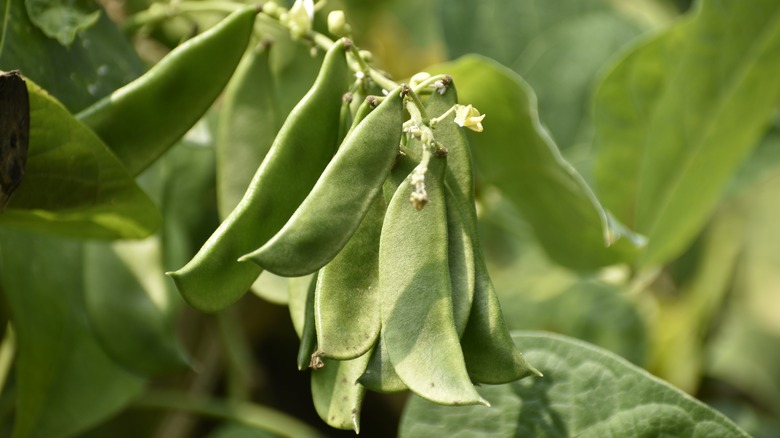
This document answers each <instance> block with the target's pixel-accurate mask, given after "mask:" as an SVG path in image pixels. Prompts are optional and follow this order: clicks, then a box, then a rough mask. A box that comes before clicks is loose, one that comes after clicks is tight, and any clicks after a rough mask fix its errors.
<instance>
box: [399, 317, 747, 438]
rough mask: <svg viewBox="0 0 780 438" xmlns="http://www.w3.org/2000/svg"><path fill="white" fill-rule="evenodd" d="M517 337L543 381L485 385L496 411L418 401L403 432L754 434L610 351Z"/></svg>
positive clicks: (538, 335)
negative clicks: (747, 432)
mask: <svg viewBox="0 0 780 438" xmlns="http://www.w3.org/2000/svg"><path fill="white" fill-rule="evenodd" d="M514 340H515V343H516V344H517V346H518V348H520V349H522V350H523V352H524V354H525V355H526V356H527V357H528V360H530V361H532V362H533V363H534V364H535V365H536V366H538V367H539V369H540V370H541V371H542V372H543V373H544V377H530V378H527V379H523V380H520V381H517V382H514V383H510V384H506V385H499V386H484V387H482V390H481V392H482V394H483V395H484V397H485V398H486V399H487V400H489V401H490V402H491V405H492V407H490V408H487V407H484V406H467V407H448V406H440V405H436V404H433V403H430V402H427V401H425V400H423V399H421V398H418V397H413V398H412V399H411V400H410V401H409V403H408V404H407V406H406V410H405V412H404V416H403V419H402V421H401V427H400V433H399V435H400V436H401V437H404V438H408V437H430V436H455V435H459V436H465V435H468V436H471V437H492V436H533V437H564V436H578V437H594V438H595V437H605V436H648V437H649V436H685V437H702V438H704V437H707V438H712V437H723V438H727V437H728V438H730V437H747V434H745V433H744V432H743V431H742V430H740V429H739V428H738V427H737V426H736V425H735V424H734V423H732V422H731V421H730V420H728V419H727V418H726V417H724V416H723V415H722V414H720V413H718V412H716V411H715V410H713V409H712V408H709V407H707V406H706V405H704V404H702V403H701V402H699V401H697V400H695V399H693V398H692V397H690V396H688V395H686V394H685V393H683V392H682V391H680V390H678V389H676V388H674V387H672V386H671V385H669V384H668V383H666V382H663V381H661V380H659V379H658V378H656V377H653V376H652V375H650V374H649V373H647V372H646V371H644V370H642V369H640V368H637V367H636V366H634V365H631V364H630V363H628V362H627V361H626V360H625V359H622V358H620V357H618V356H616V355H614V354H612V353H609V352H607V351H605V350H601V349H599V348H597V347H594V346H592V345H590V344H587V343H584V342H582V341H578V340H576V339H573V338H567V337H563V336H558V335H551V334H547V333H543V332H516V333H515V335H514Z"/></svg>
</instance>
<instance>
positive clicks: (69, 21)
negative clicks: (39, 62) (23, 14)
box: [24, 0, 100, 47]
mask: <svg viewBox="0 0 780 438" xmlns="http://www.w3.org/2000/svg"><path fill="white" fill-rule="evenodd" d="M24 4H25V6H26V7H27V15H28V16H29V17H30V21H32V22H33V23H35V25H36V26H38V28H39V29H41V30H42V31H43V33H45V34H46V35H48V36H50V37H52V38H55V39H56V40H57V41H59V43H60V44H62V45H63V46H66V47H69V46H70V45H71V44H72V43H73V40H75V39H76V34H77V33H78V32H80V31H82V30H84V29H88V28H89V27H90V26H92V25H93V24H95V22H96V21H97V20H98V18H99V17H100V10H99V9H98V7H97V5H96V4H95V3H94V2H91V1H89V0H57V1H54V0H25V2H24Z"/></svg>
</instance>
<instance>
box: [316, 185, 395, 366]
mask: <svg viewBox="0 0 780 438" xmlns="http://www.w3.org/2000/svg"><path fill="white" fill-rule="evenodd" d="M385 208H386V207H385V200H384V198H383V197H381V196H376V197H374V201H373V203H372V204H371V206H370V208H369V211H368V213H367V214H366V216H365V217H364V218H363V222H361V224H360V227H359V228H358V229H357V231H355V234H354V235H353V236H352V238H351V239H350V240H349V242H348V243H347V246H345V247H344V249H343V250H342V251H341V252H340V253H339V254H338V255H337V256H336V258H334V259H333V260H331V261H330V263H328V264H327V265H325V267H324V268H322V269H321V270H320V274H319V277H318V281H317V290H316V292H315V293H314V302H315V306H314V315H315V321H316V323H317V346H318V347H317V348H318V350H319V351H320V352H322V355H323V356H325V357H329V358H333V359H353V358H356V357H358V356H360V355H362V354H364V353H366V352H367V351H368V350H370V349H371V347H372V346H373V345H374V343H375V342H376V340H377V337H378V336H379V326H380V319H379V234H380V232H381V231H382V219H383V218H384V215H385Z"/></svg>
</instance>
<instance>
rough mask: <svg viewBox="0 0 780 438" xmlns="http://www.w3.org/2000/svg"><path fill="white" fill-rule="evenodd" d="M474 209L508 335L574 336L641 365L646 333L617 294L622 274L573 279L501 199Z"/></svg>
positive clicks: (631, 307)
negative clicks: (606, 278)
mask: <svg viewBox="0 0 780 438" xmlns="http://www.w3.org/2000/svg"><path fill="white" fill-rule="evenodd" d="M480 206H481V207H482V208H481V210H480V221H479V226H480V228H479V234H480V237H481V238H482V239H481V241H482V244H483V245H484V247H485V254H486V256H487V257H486V259H487V262H488V268H489V270H490V277H491V278H492V279H493V283H494V284H495V286H496V291H497V292H498V295H499V298H500V299H501V309H502V311H503V312H504V317H505V319H506V322H507V325H508V326H509V329H510V330H547V331H551V332H555V333H560V334H563V335H568V336H575V337H578V338H579V339H582V340H584V341H586V342H590V343H592V344H595V345H597V346H599V347H602V348H606V349H608V350H610V351H612V352H614V353H617V354H619V355H620V356H622V357H625V358H626V359H628V360H630V361H631V362H633V363H635V364H637V365H640V366H642V365H644V364H645V363H646V361H647V356H648V354H647V353H648V350H649V348H648V347H649V342H648V334H647V328H646V327H645V326H646V324H645V322H644V321H643V320H642V317H641V316H640V313H639V312H638V310H637V308H636V305H635V303H634V302H633V301H632V300H631V299H630V298H629V297H628V296H627V294H626V293H625V291H624V290H622V287H621V283H620V280H621V276H620V275H621V274H623V270H619V269H615V270H613V275H612V283H607V282H605V281H604V280H603V279H602V278H600V277H601V276H593V275H584V276H582V275H577V273H575V272H572V271H570V270H567V269H565V268H563V267H561V266H559V265H557V264H555V263H553V262H552V261H551V260H550V259H549V258H548V257H546V256H545V254H544V251H543V250H542V249H541V248H540V246H539V244H538V243H537V242H536V241H535V240H534V237H533V233H532V232H531V231H530V230H528V229H527V228H528V226H527V225H526V224H525V223H524V222H523V221H522V217H520V215H519V214H518V213H517V211H516V209H514V208H512V206H511V204H509V203H508V202H507V201H506V200H504V199H501V198H499V197H497V196H492V195H490V194H486V195H485V196H483V199H482V203H481V204H480ZM623 275H624V274H623Z"/></svg>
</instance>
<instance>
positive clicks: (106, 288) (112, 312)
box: [84, 237, 189, 375]
mask: <svg viewBox="0 0 780 438" xmlns="http://www.w3.org/2000/svg"><path fill="white" fill-rule="evenodd" d="M172 286H173V285H172V284H170V283H169V282H166V281H165V270H164V269H163V266H162V250H161V247H160V239H159V238H158V237H151V238H148V239H146V240H143V241H133V242H116V243H113V244H103V243H89V244H87V245H86V246H85V249H84V295H85V296H84V298H85V303H86V309H87V314H88V316H89V319H90V322H91V324H92V327H93V330H94V331H95V336H96V337H97V338H98V340H99V341H100V342H101V343H102V346H103V349H105V350H106V352H107V353H108V354H110V355H111V357H112V358H113V359H114V360H116V361H117V362H118V363H119V364H121V365H122V366H125V367H127V368H128V369H129V370H131V371H133V372H135V373H139V374H141V375H156V374H165V373H170V372H173V371H181V370H183V369H186V367H187V366H188V365H189V358H188V357H187V353H186V352H185V351H184V347H183V346H182V345H181V343H180V342H179V340H178V339H177V337H176V333H175V318H174V317H175V316H176V315H177V314H178V309H179V308H180V306H181V302H182V301H181V297H180V295H179V294H178V292H176V291H175V290H174V289H173V287H172Z"/></svg>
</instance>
